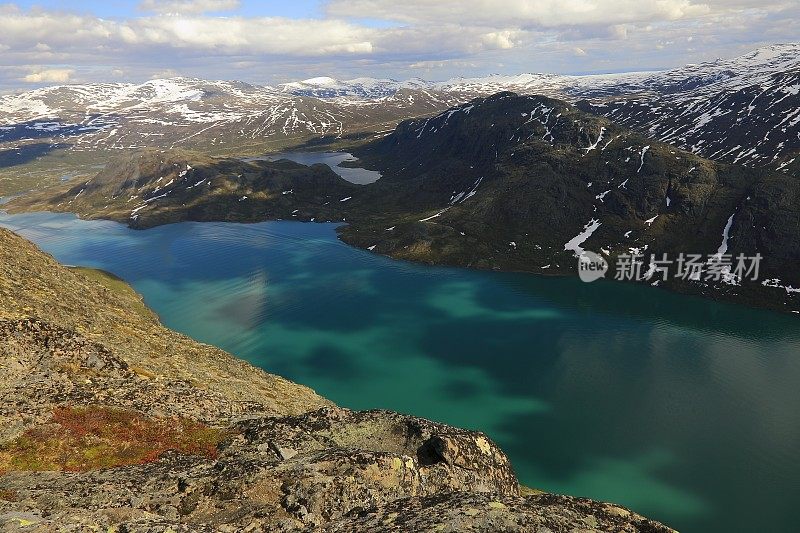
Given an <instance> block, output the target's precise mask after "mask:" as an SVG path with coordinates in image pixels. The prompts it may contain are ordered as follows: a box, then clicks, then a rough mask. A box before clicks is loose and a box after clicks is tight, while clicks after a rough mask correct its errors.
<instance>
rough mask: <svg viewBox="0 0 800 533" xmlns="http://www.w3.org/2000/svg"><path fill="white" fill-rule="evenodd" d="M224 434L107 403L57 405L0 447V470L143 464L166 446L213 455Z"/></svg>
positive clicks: (188, 421) (153, 459)
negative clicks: (39, 421) (37, 423)
mask: <svg viewBox="0 0 800 533" xmlns="http://www.w3.org/2000/svg"><path fill="white" fill-rule="evenodd" d="M226 436H227V433H226V432H225V431H224V430H219V429H214V428H210V427H208V426H205V425H203V424H200V423H198V422H193V421H191V420H187V419H183V418H168V419H167V418H151V417H147V416H145V415H142V414H140V413H137V412H135V411H126V410H121V409H109V408H105V407H66V408H58V409H56V410H55V411H54V412H53V418H52V420H51V421H50V423H48V424H46V425H43V426H39V427H35V428H32V429H29V430H28V431H26V432H25V433H24V434H22V435H21V436H19V437H17V438H16V439H14V440H12V441H11V442H9V443H7V444H4V445H2V446H0V474H2V473H5V472H9V471H44V470H60V471H67V472H85V471H87V470H97V469H102V468H113V467H117V466H128V465H137V464H145V463H151V462H153V461H156V460H157V459H158V458H159V457H161V455H162V454H163V453H164V452H167V451H170V450H172V451H176V452H180V453H183V454H186V455H197V456H202V457H207V458H211V459H213V458H215V457H216V456H217V453H218V451H217V448H218V446H219V443H220V442H221V441H222V440H223V439H224V438H225V437H226Z"/></svg>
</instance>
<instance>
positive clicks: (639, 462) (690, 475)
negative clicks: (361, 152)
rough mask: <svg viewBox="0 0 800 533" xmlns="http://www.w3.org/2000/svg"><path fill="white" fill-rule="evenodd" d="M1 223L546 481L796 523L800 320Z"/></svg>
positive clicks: (762, 521)
mask: <svg viewBox="0 0 800 533" xmlns="http://www.w3.org/2000/svg"><path fill="white" fill-rule="evenodd" d="M0 224H2V225H5V226H7V227H10V228H12V229H15V230H17V231H19V233H21V234H22V235H24V236H26V237H28V238H30V239H31V240H33V241H34V242H36V243H37V244H39V245H40V246H41V247H42V248H43V249H45V250H46V251H48V252H50V253H52V254H53V255H54V256H55V257H56V258H57V259H59V260H60V261H62V262H64V263H68V264H76V265H86V266H92V267H99V268H103V269H106V270H108V271H111V272H113V273H115V274H117V275H119V276H121V277H122V278H124V279H126V280H128V281H129V282H130V283H132V284H133V286H134V287H135V288H136V289H137V290H138V291H140V292H141V293H142V294H143V295H144V297H145V299H146V301H147V303H148V304H149V305H150V306H151V307H152V308H153V309H155V311H157V312H158V314H159V315H160V316H161V317H162V319H163V321H164V323H165V324H166V325H168V326H169V327H172V328H174V329H176V330H179V331H182V332H184V333H186V334H188V335H191V336H192V337H194V338H196V339H198V340H200V341H203V342H208V343H212V344H216V345H218V346H221V347H222V348H224V349H226V350H229V351H230V352H232V353H234V354H237V355H239V356H240V357H243V358H245V359H247V360H248V361H250V362H252V363H254V364H256V365H259V366H261V367H263V368H265V369H266V370H268V371H271V372H275V373H278V374H282V375H284V376H287V377H289V378H291V379H293V380H296V381H298V382H300V383H304V384H307V385H310V386H312V387H313V388H315V389H316V390H317V391H318V392H320V393H321V394H323V395H325V396H327V397H328V398H331V399H332V400H334V401H336V402H337V403H339V404H341V405H344V406H348V407H352V408H356V409H365V408H378V407H380V408H388V409H394V410H398V411H402V412H407V413H413V414H416V415H420V416H424V417H428V418H432V419H435V420H440V421H444V422H448V423H451V424H455V425H458V426H463V427H468V428H474V429H480V430H483V431H485V432H487V433H488V434H489V435H490V436H491V437H492V438H494V439H495V440H496V441H498V442H499V443H500V444H501V445H502V446H503V447H504V449H505V450H506V451H507V452H508V453H509V455H510V456H511V458H512V460H513V462H514V465H515V467H516V470H517V472H518V474H519V476H520V479H521V480H522V481H523V482H524V483H526V484H528V485H530V486H533V487H536V488H540V489H545V490H548V491H553V492H561V493H567V494H574V495H581V496H589V497H593V498H598V499H602V500H609V501H614V502H619V503H622V504H625V505H627V506H629V507H631V508H633V509H635V510H637V511H639V512H641V513H643V514H646V515H648V516H651V517H653V518H656V519H659V520H662V521H664V522H666V523H668V524H669V525H671V526H673V527H675V528H678V529H680V530H681V531H683V532H698V533H709V532H712V533H713V532H720V533H722V532H725V533H730V532H739V531H741V532H749V533H752V532H762V531H763V532H770V533H774V532H779V533H780V532H787V533H788V532H793V531H797V517H796V503H797V499H798V496H800V399H798V383H800V321H798V320H797V319H796V318H795V317H792V316H784V315H780V314H776V313H771V312H765V311H757V310H751V309H748V308H744V307H738V306H732V305H726V304H720V303H715V302H712V301H707V300H702V299H695V298H692V297H685V296H679V295H675V294H671V293H668V292H664V291H661V290H658V289H655V288H650V287H642V286H634V285H619V284H614V283H604V282H600V283H595V284H591V285H587V284H583V283H581V282H579V281H578V280H576V279H566V278H559V279H547V278H542V277H535V276H529V275H519V274H503V273H492V272H479V271H470V270H459V269H450V268H432V267H426V266H421V265H416V264H410V263H405V262H398V261H393V260H390V259H387V258H385V257H380V256H377V255H373V254H370V253H368V252H365V251H362V250H358V249H355V248H351V247H349V246H347V245H345V244H343V243H341V242H339V241H338V240H337V239H336V236H335V232H334V228H335V226H333V225H331V224H302V223H296V222H267V223H260V224H250V225H240V224H224V223H202V224H199V223H183V224H174V225H169V226H162V227H158V228H155V229H150V230H147V231H132V230H129V229H127V228H125V227H124V226H121V225H119V224H116V223H113V222H103V221H95V222H86V221H79V220H77V219H75V218H74V217H72V216H71V215H54V214H45V213H39V214H27V215H17V216H8V215H0Z"/></svg>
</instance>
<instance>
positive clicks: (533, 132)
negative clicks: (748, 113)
mask: <svg viewBox="0 0 800 533" xmlns="http://www.w3.org/2000/svg"><path fill="white" fill-rule="evenodd" d="M357 155H359V157H361V158H362V160H364V161H365V162H366V163H367V164H369V165H371V166H374V167H375V168H378V169H380V170H381V171H382V172H383V173H384V176H385V177H384V179H382V180H380V181H379V182H378V183H377V184H376V185H375V186H374V187H372V188H371V189H370V190H368V191H366V192H365V196H363V197H360V198H358V199H357V201H356V202H355V204H354V205H353V206H352V207H357V206H358V205H360V204H361V203H362V202H363V203H365V204H375V203H376V202H380V199H381V198H383V199H384V202H383V204H384V206H385V207H384V209H383V210H382V212H384V213H386V215H385V216H383V217H380V218H379V219H377V220H374V221H371V222H369V223H362V221H361V220H360V219H359V220H357V221H356V222H355V223H354V224H353V225H352V226H350V227H348V228H346V229H344V230H343V233H342V235H343V238H344V239H345V240H347V241H348V242H352V243H355V244H357V245H359V246H363V247H374V248H372V249H374V250H375V251H378V252H381V253H387V254H390V255H393V256H396V257H402V258H408V259H415V260H423V261H429V262H434V263H448V264H455V265H470V266H478V267H482V268H497V269H510V270H523V271H533V272H542V273H571V272H575V270H576V267H577V260H576V252H580V250H582V249H584V248H585V249H587V250H593V251H596V252H601V251H602V252H603V253H604V254H605V256H606V258H607V259H608V260H609V261H610V262H611V263H612V265H613V263H614V262H615V260H616V258H617V257H618V256H620V255H629V254H631V253H635V254H642V255H643V256H644V257H643V258H642V259H641V261H642V262H643V263H644V264H643V265H642V267H641V268H642V273H643V274H644V273H647V272H648V270H649V255H650V254H656V256H658V257H660V256H661V254H663V253H668V254H669V255H670V256H671V257H673V258H675V259H677V256H678V254H680V253H686V254H689V253H692V254H704V255H706V256H708V255H711V254H715V253H716V252H717V251H718V250H719V249H720V248H721V247H723V245H724V246H726V247H727V253H728V254H733V255H738V254H740V253H742V254H747V255H748V256H749V255H754V254H756V253H761V254H762V255H763V256H764V260H763V262H762V263H761V267H762V277H761V280H760V281H762V282H763V281H764V280H766V279H767V278H770V279H772V278H778V279H780V280H781V281H780V282H776V283H772V284H777V285H780V286H781V287H782V288H781V289H774V288H770V287H764V286H763V285H761V283H760V282H751V283H748V282H746V281H745V280H735V279H732V278H730V277H728V278H727V279H728V283H726V282H724V281H720V280H716V279H713V280H709V281H706V280H700V281H697V282H686V283H674V282H673V283H668V284H669V285H671V286H673V287H674V288H676V289H679V290H686V291H689V292H700V293H707V294H712V293H713V294H719V295H723V296H725V297H735V298H739V299H745V300H748V301H751V302H753V303H757V304H764V303H766V302H767V301H772V303H770V304H769V305H773V306H775V307H778V308H781V309H792V310H796V309H798V307H797V303H798V302H797V295H796V293H793V292H788V291H787V289H786V288H785V287H791V286H792V285H793V286H799V285H800V270H799V269H798V265H799V264H800V243H798V241H797V239H796V237H795V236H793V235H792V234H793V233H794V235H796V234H797V232H798V231H800V204H798V203H796V202H795V201H794V200H793V199H794V198H796V197H797V195H798V194H800V183H798V182H797V181H796V180H793V179H792V178H789V177H787V176H785V175H782V174H780V173H774V172H770V171H767V170H760V169H749V168H745V167H741V166H735V165H728V164H724V163H717V162H713V161H709V160H706V159H702V158H700V157H698V156H696V155H693V154H692V153H689V152H685V151H681V150H678V149H676V148H674V147H672V146H670V145H667V144H663V143H658V142H653V141H651V140H648V139H646V138H645V137H642V136H640V135H638V134H635V133H633V132H631V131H629V130H627V129H625V128H622V127H619V126H617V125H615V124H613V123H611V122H609V121H608V120H606V119H604V118H601V117H597V116H595V115H591V114H587V113H583V112H581V111H580V110H578V109H577V108H575V107H573V106H571V105H569V104H566V103H564V102H560V101H558V100H552V99H547V98H543V97H520V96H516V95H513V94H510V93H501V94H498V95H495V96H492V97H490V98H487V99H479V100H476V101H474V102H472V103H471V104H469V105H465V106H461V107H459V108H456V109H453V110H450V111H447V112H446V113H443V114H440V115H438V116H437V117H434V118H429V119H421V120H415V121H407V122H404V123H401V124H400V125H399V126H398V128H397V129H396V131H395V132H394V133H392V134H391V135H389V136H387V137H385V138H384V139H381V140H379V141H375V142H373V143H371V144H369V145H367V146H365V147H363V148H362V149H361V150H360V151H357ZM398 198H399V202H398V201H397V199H398ZM390 199H391V200H390ZM414 206H416V209H414ZM404 212H405V213H404ZM732 215H733V219H732V222H731V226H730V227H729V228H728V231H727V233H726V227H727V226H728V223H729V221H731V216H732ZM754 226H755V227H754ZM388 228H392V229H391V230H389V229H388ZM723 234H726V235H727V237H724V236H723ZM723 243H724V244H723ZM610 275H612V276H613V275H614V272H611V274H610ZM643 281H645V282H649V283H657V280H656V278H654V277H652V276H651V277H649V278H647V279H644V280H643ZM662 283H663V282H662ZM773 300H774V301H773Z"/></svg>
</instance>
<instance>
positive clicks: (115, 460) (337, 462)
mask: <svg viewBox="0 0 800 533" xmlns="http://www.w3.org/2000/svg"><path fill="white" fill-rule="evenodd" d="M525 494H527V495H521V492H520V487H519V485H518V483H517V479H516V477H515V475H514V472H513V469H512V467H511V465H510V463H509V461H508V458H507V457H506V456H505V454H504V453H503V452H502V451H501V450H500V449H499V448H498V447H497V446H496V445H495V444H494V443H493V442H492V441H491V440H490V439H489V438H488V437H487V436H486V435H483V434H481V433H476V432H470V431H465V430H461V429H457V428H453V427H449V426H446V425H443V424H437V423H435V422H431V421H428V420H423V419H419V418H415V417H412V416H405V415H400V414H397V413H392V412H387V411H369V412H353V411H350V410H347V409H343V408H340V407H337V406H335V405H332V404H331V403H330V402H329V401H327V400H325V399H324V398H321V397H319V396H318V395H316V394H315V393H314V392H313V391H311V390H310V389H308V388H306V387H303V386H301V385H297V384H294V383H291V382H289V381H287V380H284V379H282V378H279V377H277V376H273V375H270V374H267V373H265V372H263V371H261V370H258V369H256V368H254V367H251V366H250V365H248V364H246V363H244V362H242V361H240V360H237V359H236V358H234V357H232V356H231V355H229V354H227V353H224V352H222V351H220V350H218V349H215V348H213V347H211V346H207V345H202V344H199V343H196V342H194V341H192V340H191V339H188V338H186V337H184V336H182V335H179V334H177V333H175V332H172V331H170V330H168V329H166V328H164V327H163V326H161V325H160V323H159V321H158V319H157V317H155V316H154V315H153V314H152V313H150V312H149V311H148V310H147V308H146V307H145V306H144V305H143V304H142V301H141V299H140V298H139V297H138V296H137V295H136V293H134V292H133V291H132V290H131V289H130V288H128V287H127V286H126V285H124V284H123V283H121V281H120V280H118V279H114V278H113V277H111V276H109V275H105V274H103V273H101V272H97V271H87V270H82V269H68V268H66V267H63V266H61V265H59V264H58V263H57V262H55V261H54V260H53V259H52V258H51V257H49V256H47V255H45V254H43V253H42V252H40V251H39V250H38V249H36V248H35V247H34V246H33V245H32V244H30V243H29V242H27V241H25V240H24V239H22V238H20V237H18V236H16V235H14V234H12V233H10V232H8V231H5V230H0V529H2V530H3V531H17V530H19V531H67V530H69V531H73V530H106V531H152V532H163V531H176V530H178V531H264V530H269V531H302V530H305V531H307V530H320V531H342V532H344V531H347V532H351V531H428V530H436V531H497V530H503V531H533V530H549V531H576V530H580V531H628V532H636V531H640V532H662V531H663V532H667V531H670V530H669V529H668V528H666V527H664V526H662V525H660V524H658V523H655V522H653V521H650V520H648V519H646V518H643V517H641V516H639V515H636V514H635V513H632V512H631V511H628V510H626V509H623V508H620V507H617V506H615V505H611V504H604V503H598V502H593V501H589V500H583V499H578V498H571V497H566V496H555V495H548V494H531V493H530V491H525Z"/></svg>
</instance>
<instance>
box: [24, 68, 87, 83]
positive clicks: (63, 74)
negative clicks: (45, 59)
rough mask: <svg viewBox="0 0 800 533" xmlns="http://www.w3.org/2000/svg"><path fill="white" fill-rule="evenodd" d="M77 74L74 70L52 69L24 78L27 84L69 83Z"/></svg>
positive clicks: (36, 72) (39, 71)
mask: <svg viewBox="0 0 800 533" xmlns="http://www.w3.org/2000/svg"><path fill="white" fill-rule="evenodd" d="M74 73H75V71H74V70H72V69H63V68H52V69H46V70H38V71H35V72H31V73H30V74H28V75H27V76H25V77H23V78H22V81H24V82H25V83H67V82H68V81H70V80H71V79H72V75H73V74H74Z"/></svg>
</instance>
